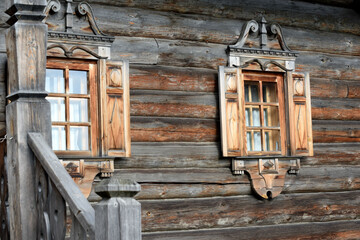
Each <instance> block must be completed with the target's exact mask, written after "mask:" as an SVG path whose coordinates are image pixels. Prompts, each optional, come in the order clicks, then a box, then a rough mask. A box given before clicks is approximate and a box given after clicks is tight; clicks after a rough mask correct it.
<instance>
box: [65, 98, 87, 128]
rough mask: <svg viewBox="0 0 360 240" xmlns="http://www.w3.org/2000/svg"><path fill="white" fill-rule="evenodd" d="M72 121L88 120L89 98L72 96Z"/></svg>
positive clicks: (70, 102)
mask: <svg viewBox="0 0 360 240" xmlns="http://www.w3.org/2000/svg"><path fill="white" fill-rule="evenodd" d="M69 104H70V113H69V114H70V122H88V121H89V115H88V99H85V98H70V101H69Z"/></svg>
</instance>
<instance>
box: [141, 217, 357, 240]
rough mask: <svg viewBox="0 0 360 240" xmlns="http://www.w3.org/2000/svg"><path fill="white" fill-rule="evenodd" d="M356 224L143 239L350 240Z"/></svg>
mask: <svg viewBox="0 0 360 240" xmlns="http://www.w3.org/2000/svg"><path fill="white" fill-rule="evenodd" d="M359 229H360V221H359V220H353V221H330V222H323V223H321V222H312V223H301V224H278V225H271V226H255V227H241V228H218V229H201V230H193V231H186V232H184V231H171V232H155V233H143V239H144V240H163V239H164V240H180V239H181V240H193V239H196V240H208V239H212V240H232V239H239V240H242V239H243V240H252V239H253V240H257V239H259V238H261V239H264V240H273V239H278V240H299V239H333V240H340V239H341V240H354V239H358V237H359V236H360V230H359Z"/></svg>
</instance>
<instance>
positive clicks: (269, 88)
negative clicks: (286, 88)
mask: <svg viewBox="0 0 360 240" xmlns="http://www.w3.org/2000/svg"><path fill="white" fill-rule="evenodd" d="M263 101H264V102H278V98H277V88H276V83H266V82H263Z"/></svg>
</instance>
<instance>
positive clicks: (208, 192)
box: [115, 166, 360, 199]
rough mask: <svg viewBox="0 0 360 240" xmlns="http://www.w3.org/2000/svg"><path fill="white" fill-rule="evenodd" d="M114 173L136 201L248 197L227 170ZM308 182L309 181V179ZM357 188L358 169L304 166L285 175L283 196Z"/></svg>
mask: <svg viewBox="0 0 360 240" xmlns="http://www.w3.org/2000/svg"><path fill="white" fill-rule="evenodd" d="M115 174H118V175H121V176H122V177H123V178H131V179H133V180H135V181H137V182H138V183H140V184H141V192H140V193H139V194H138V195H137V196H136V197H137V199H170V198H201V197H214V196H222V197H225V196H238V195H249V194H251V186H250V180H249V177H248V175H246V174H245V175H232V173H231V171H230V168H216V169H214V168H205V169H183V168H178V169H119V170H116V171H115ZM309 179H310V180H309ZM359 189H360V167H341V166H304V167H302V168H301V170H300V173H299V174H298V175H287V176H286V181H285V186H284V190H283V193H298V192H330V191H344V190H349V191H350V190H359Z"/></svg>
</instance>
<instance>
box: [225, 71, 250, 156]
mask: <svg viewBox="0 0 360 240" xmlns="http://www.w3.org/2000/svg"><path fill="white" fill-rule="evenodd" d="M242 81H243V80H242V74H241V69H240V68H233V67H224V66H220V67H219V91H220V96H219V97H220V122H221V144H222V152H223V156H224V157H232V156H244V155H246V142H245V117H244V113H245V111H244V98H243V96H244V90H243V86H244V84H243V82H242Z"/></svg>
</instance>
